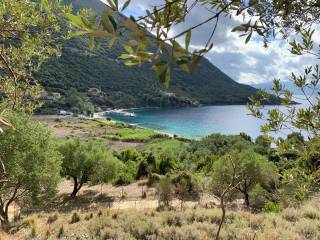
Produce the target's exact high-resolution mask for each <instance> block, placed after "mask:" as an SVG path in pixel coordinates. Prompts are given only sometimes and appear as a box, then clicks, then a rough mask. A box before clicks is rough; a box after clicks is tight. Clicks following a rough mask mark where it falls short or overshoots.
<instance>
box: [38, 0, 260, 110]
mask: <svg viewBox="0 0 320 240" xmlns="http://www.w3.org/2000/svg"><path fill="white" fill-rule="evenodd" d="M64 2H65V3H72V4H73V7H74V9H75V11H77V10H79V9H81V8H91V9H92V10H93V11H95V12H97V13H98V14H99V13H101V12H102V11H103V10H104V9H106V6H105V5H104V4H103V3H102V2H100V1H99V0H93V1H90V3H88V1H86V0H64ZM121 17H123V16H121ZM125 38H126V36H124V39H125ZM123 42H124V40H120V41H119V42H118V43H117V44H115V45H114V46H113V48H112V49H109V48H108V47H107V43H106V42H104V43H103V44H102V46H101V47H100V48H97V49H95V50H93V51H90V50H89V49H88V39H87V38H86V37H76V38H72V39H71V40H69V41H67V42H66V43H64V45H63V49H62V55H61V57H60V58H59V59H51V60H49V61H48V62H47V63H46V64H45V65H44V66H43V68H42V70H41V71H40V72H39V73H38V74H37V78H38V79H40V82H41V84H42V85H43V86H44V87H45V89H47V90H48V91H56V92H60V93H61V94H62V95H65V94H67V91H68V90H69V89H70V88H76V89H77V90H78V91H79V92H83V93H87V92H88V90H89V89H90V88H98V89H99V90H101V92H102V95H103V96H100V99H97V97H96V96H95V99H91V100H92V101H93V102H94V103H95V104H98V105H100V106H106V107H119V108H129V107H166V106H190V105H191V106H195V105H198V104H210V105H217V104H219V105H224V104H245V103H247V101H248V97H249V96H251V95H255V93H256V89H255V88H253V87H251V86H248V85H244V84H240V83H237V82H235V81H234V80H232V79H231V78H230V77H229V76H227V75H226V74H225V73H223V71H221V70H220V69H219V68H217V67H216V66H214V65H213V64H212V63H210V61H209V60H208V59H206V58H202V60H201V63H200V64H199V66H198V69H197V72H196V73H195V74H193V75H188V74H187V73H185V72H183V71H182V70H181V69H178V68H174V70H173V71H172V80H171V82H170V86H169V88H168V89H166V88H164V86H163V85H162V84H161V83H160V82H159V81H158V80H156V78H155V75H154V72H153V70H152V69H151V66H150V65H148V64H145V65H143V66H140V67H127V66H124V65H123V64H121V63H119V62H118V61H117V57H118V56H119V55H120V54H121V53H123V49H122V47H121V44H122V43H123Z"/></svg>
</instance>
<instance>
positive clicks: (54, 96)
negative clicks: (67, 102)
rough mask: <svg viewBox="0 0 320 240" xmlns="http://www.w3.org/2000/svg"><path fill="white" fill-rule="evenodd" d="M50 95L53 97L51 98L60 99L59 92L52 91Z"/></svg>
mask: <svg viewBox="0 0 320 240" xmlns="http://www.w3.org/2000/svg"><path fill="white" fill-rule="evenodd" d="M52 97H53V99H55V100H57V99H60V98H61V94H60V93H58V92H53V93H52Z"/></svg>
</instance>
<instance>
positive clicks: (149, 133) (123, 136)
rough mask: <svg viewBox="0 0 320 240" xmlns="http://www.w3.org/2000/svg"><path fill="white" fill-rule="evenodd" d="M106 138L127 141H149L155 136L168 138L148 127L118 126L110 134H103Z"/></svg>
mask: <svg viewBox="0 0 320 240" xmlns="http://www.w3.org/2000/svg"><path fill="white" fill-rule="evenodd" d="M102 137H104V138H106V139H110V140H117V141H126V142H135V141H137V142H147V141H150V140H152V139H155V138H168V136H167V135H164V134H161V133H158V132H156V131H154V130H152V129H148V128H140V127H134V128H128V127H123V128H118V129H114V130H113V131H112V132H111V133H110V134H108V135H104V136H102Z"/></svg>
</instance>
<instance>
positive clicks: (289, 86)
mask: <svg viewBox="0 0 320 240" xmlns="http://www.w3.org/2000/svg"><path fill="white" fill-rule="evenodd" d="M281 84H282V85H283V86H284V88H285V89H288V90H290V91H291V92H292V93H293V94H294V95H302V94H303V93H302V92H301V90H300V89H299V88H297V86H295V85H294V83H293V82H289V81H286V82H281ZM250 85H251V86H252V87H254V88H257V89H263V90H266V91H267V92H269V93H272V88H273V83H272V82H264V83H257V84H250ZM305 91H306V93H308V94H311V93H312V90H311V89H305ZM316 91H320V89H319V88H317V89H316Z"/></svg>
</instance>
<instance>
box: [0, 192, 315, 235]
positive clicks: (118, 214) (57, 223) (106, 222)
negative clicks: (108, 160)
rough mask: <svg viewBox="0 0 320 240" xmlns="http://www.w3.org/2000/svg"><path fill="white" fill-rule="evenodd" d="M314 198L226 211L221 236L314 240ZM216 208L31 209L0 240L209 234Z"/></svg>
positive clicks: (217, 216)
mask: <svg viewBox="0 0 320 240" xmlns="http://www.w3.org/2000/svg"><path fill="white" fill-rule="evenodd" d="M319 200H320V199H319V197H317V198H314V199H312V200H310V201H308V202H306V203H305V204H304V205H302V206H301V207H300V208H298V209H295V208H288V209H285V210H283V212H282V213H278V214H274V213H259V214H253V213H250V212H246V211H242V210H239V211H231V210H230V211H228V213H227V217H226V224H225V225H224V227H223V230H222V233H221V239H230V240H231V239H232V240H248V239H250V240H251V239H255V240H271V239H272V240H318V239H320V212H319V208H320V201H319ZM220 214H221V213H220V209H218V208H215V209H184V210H180V209H176V210H172V211H166V210H165V211H157V210H151V209H150V210H144V211H134V210H127V211H119V210H109V209H108V208H98V209H96V210H76V211H73V212H68V213H64V212H50V213H45V212H40V213H34V214H32V215H30V216H28V217H27V218H25V219H23V220H21V222H19V223H18V224H17V227H16V228H15V229H12V231H13V232H14V233H13V234H12V235H10V236H9V235H6V234H4V233H2V235H0V236H1V239H10V240H11V239H39V240H40V239H101V240H105V239H119V240H129V239H132V240H134V239H159V240H167V239H174V240H198V239H199V240H200V239H201V240H206V239H213V238H214V236H215V233H216V231H217V227H218V223H219V220H220Z"/></svg>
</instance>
